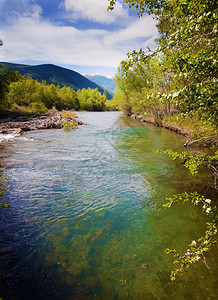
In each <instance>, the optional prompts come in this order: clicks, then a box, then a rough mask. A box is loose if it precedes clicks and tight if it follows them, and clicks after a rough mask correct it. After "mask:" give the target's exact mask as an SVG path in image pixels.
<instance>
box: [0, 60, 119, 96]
mask: <svg viewBox="0 0 218 300" xmlns="http://www.w3.org/2000/svg"><path fill="white" fill-rule="evenodd" d="M1 63H2V64H3V65H5V66H6V67H8V66H9V65H10V66H11V70H12V71H18V72H19V73H20V74H22V75H25V76H31V77H32V78H33V79H37V80H38V81H39V82H42V80H46V81H47V83H48V84H52V83H53V84H55V85H58V84H59V85H60V86H61V87H62V86H69V87H71V88H72V89H74V90H75V91H77V90H80V89H83V88H85V89H87V88H89V87H90V88H91V89H95V88H98V90H99V92H100V93H101V94H102V95H103V93H104V87H102V86H100V85H98V84H96V83H95V82H93V81H91V80H89V79H88V78H86V77H84V76H82V75H81V74H79V73H77V72H75V71H72V70H69V69H66V68H63V67H59V66H56V65H52V64H44V65H37V66H30V65H22V64H14V63H8V62H1ZM112 98H113V95H112V93H110V92H109V91H108V99H112Z"/></svg>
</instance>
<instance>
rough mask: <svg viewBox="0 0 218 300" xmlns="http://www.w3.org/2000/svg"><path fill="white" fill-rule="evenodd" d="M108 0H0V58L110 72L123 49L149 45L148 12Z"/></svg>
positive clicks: (151, 44)
mask: <svg viewBox="0 0 218 300" xmlns="http://www.w3.org/2000/svg"><path fill="white" fill-rule="evenodd" d="M108 4H109V2H108V0H0V39H1V40H2V41H3V46H2V47H0V61H4V62H11V63H21V64H30V65H38V64H56V65H58V66H62V67H65V68H69V69H71V70H74V71H77V72H79V73H81V74H90V75H91V74H102V75H104V76H114V75H115V73H116V71H117V68H118V66H119V64H120V61H121V60H122V59H125V58H126V54H127V52H132V51H133V50H139V49H140V48H146V47H147V46H149V47H150V48H153V49H154V48H155V42H154V39H155V38H156V37H157V29H156V27H155V21H154V19H153V18H152V16H149V15H145V16H143V17H142V18H138V16H137V13H136V11H135V9H134V8H131V9H129V8H128V6H127V5H126V4H123V3H122V1H120V2H119V1H118V2H117V4H116V6H115V9H114V10H113V11H111V12H108V11H107V7H108Z"/></svg>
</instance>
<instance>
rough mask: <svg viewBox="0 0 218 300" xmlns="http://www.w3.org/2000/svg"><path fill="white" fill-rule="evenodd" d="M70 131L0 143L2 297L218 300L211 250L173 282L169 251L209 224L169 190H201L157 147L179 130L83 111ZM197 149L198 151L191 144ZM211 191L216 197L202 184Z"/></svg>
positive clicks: (175, 138) (169, 143)
mask: <svg viewBox="0 0 218 300" xmlns="http://www.w3.org/2000/svg"><path fill="white" fill-rule="evenodd" d="M79 116H80V119H81V120H82V121H84V122H86V123H87V125H83V126H80V127H79V128H78V129H75V130H73V131H69V132H64V131H63V130H45V131H34V132H28V133H25V134H24V135H23V136H22V137H16V138H15V139H13V140H12V141H5V142H3V143H1V144H0V158H1V162H2V165H3V167H2V168H1V169H0V176H1V182H2V185H4V187H3V189H4V196H5V197H7V200H8V202H9V203H10V208H9V209H6V208H4V209H0V298H1V297H3V300H6V299H7V300H8V299H16V300H18V299H22V300H23V299H24V300H25V299H33V300H34V299H40V300H41V299H42V300H44V299H54V300H56V299H62V300H63V299H64V300H68V299H69V300H70V299H75V300H76V299H77V300H80V299H81V300H83V299H103V300H107V299H111V300H115V299H116V300H117V299H121V300H125V299H134V300H135V299H137V300H144V299H145V300H147V299H148V300H149V299H173V300H174V299H175V300H178V299H188V300H191V299H198V300H199V299H208V300H209V299H217V295H218V290H217V286H218V280H217V274H216V271H217V266H218V260H217V249H216V248H214V249H213V250H212V251H211V252H210V253H208V254H207V255H206V259H207V264H208V265H209V266H210V267H211V268H210V269H207V268H206V266H205V264H204V263H203V262H202V261H200V262H198V263H197V264H195V265H193V266H191V267H190V268H189V269H188V270H187V272H186V273H185V274H184V275H183V276H182V277H178V278H177V280H176V281H175V282H171V281H170V271H171V270H172V269H173V268H174V264H173V263H174V261H175V258H174V257H172V255H169V254H166V253H165V252H164V250H165V249H166V248H170V249H177V250H178V251H180V252H181V254H182V253H184V251H185V250H186V249H187V246H188V245H189V243H191V241H192V240H197V239H198V237H201V236H202V235H203V234H204V231H205V225H204V224H205V222H206V221H207V218H206V216H205V214H204V213H203V212H202V211H201V209H200V208H199V207H196V206H195V207H193V206H192V205H191V204H188V203H187V204H185V205H184V204H180V203H179V204H176V205H174V206H172V207H171V208H170V209H165V208H163V204H164V203H165V202H166V200H165V199H166V197H170V196H172V195H173V194H175V193H179V192H183V191H188V192H189V191H195V190H197V191H199V192H202V193H203V194H204V193H205V189H206V188H207V187H206V182H207V181H208V178H209V176H210V175H209V174H208V173H207V172H205V171H204V172H203V171H201V172H200V173H199V175H198V176H197V177H193V176H191V175H190V174H189V173H188V171H187V170H186V169H185V168H184V166H183V164H182V163H181V161H172V160H171V159H170V158H168V157H167V156H165V155H161V154H157V153H155V152H153V150H155V149H162V150H164V149H169V148H170V149H173V150H179V151H181V150H184V148H183V144H184V140H185V138H184V137H183V136H182V135H179V134H176V133H174V132H171V131H169V130H166V129H163V128H157V127H154V126H152V125H148V124H144V123H140V122H138V121H137V120H134V119H132V118H129V117H126V116H123V115H122V114H121V113H120V112H80V113H79ZM195 151H199V149H196V150H195ZM207 193H208V194H209V195H211V196H212V197H213V196H214V195H213V191H212V190H210V189H208V190H207Z"/></svg>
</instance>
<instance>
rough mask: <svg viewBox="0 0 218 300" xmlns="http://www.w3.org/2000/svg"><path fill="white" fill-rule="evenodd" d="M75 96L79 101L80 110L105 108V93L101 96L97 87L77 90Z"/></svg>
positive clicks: (100, 109) (101, 109)
mask: <svg viewBox="0 0 218 300" xmlns="http://www.w3.org/2000/svg"><path fill="white" fill-rule="evenodd" d="M77 98H78V100H79V102H80V109H82V110H90V111H92V110H94V111H103V110H105V102H106V97H105V95H103V96H102V95H101V93H100V92H99V90H98V89H97V88H96V89H94V90H92V89H91V88H88V89H87V90H86V89H82V90H78V91H77Z"/></svg>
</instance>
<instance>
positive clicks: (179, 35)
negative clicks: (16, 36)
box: [0, 0, 218, 280]
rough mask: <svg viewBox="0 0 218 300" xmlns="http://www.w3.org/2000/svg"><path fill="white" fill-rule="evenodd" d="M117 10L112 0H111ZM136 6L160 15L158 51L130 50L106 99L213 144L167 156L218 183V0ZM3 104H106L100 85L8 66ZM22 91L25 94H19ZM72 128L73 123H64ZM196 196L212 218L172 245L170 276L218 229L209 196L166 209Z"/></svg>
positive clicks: (35, 107) (157, 0)
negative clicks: (81, 85)
mask: <svg viewBox="0 0 218 300" xmlns="http://www.w3.org/2000/svg"><path fill="white" fill-rule="evenodd" d="M109 2H110V5H109V8H108V9H109V10H113V9H114V7H115V4H116V1H115V0H109ZM124 2H125V3H127V4H128V5H129V7H135V8H136V10H137V12H138V14H139V16H140V17H142V15H143V14H144V13H145V12H146V13H148V14H152V15H154V17H155V19H156V20H157V28H158V31H159V37H158V38H157V40H156V42H157V45H158V47H157V49H156V50H155V51H151V50H150V48H149V47H148V51H147V52H145V51H144V50H142V49H140V50H139V51H136V50H134V51H133V52H132V53H131V54H130V53H128V54H127V59H126V60H124V61H122V62H121V64H120V67H119V69H118V73H117V75H116V76H115V81H116V85H117V90H116V94H115V97H114V99H113V100H112V101H110V103H109V105H108V106H109V107H110V108H111V109H122V110H123V111H124V112H125V113H126V114H128V115H131V114H140V115H142V118H143V119H144V120H145V121H151V122H153V123H155V124H157V125H161V126H166V127H172V128H179V129H181V130H180V131H181V132H183V133H186V134H188V135H189V139H188V142H187V143H186V146H187V145H188V144H190V143H194V142H203V143H207V144H210V146H211V145H212V147H211V149H210V150H211V151H212V154H211V155H194V154H193V155H190V154H189V153H187V152H186V153H183V154H181V153H175V152H172V151H170V150H168V151H167V152H165V154H168V155H170V156H171V157H172V158H173V159H183V160H184V161H185V166H186V167H188V169H189V170H190V172H191V173H192V174H193V175H195V174H196V172H197V170H198V168H200V167H205V166H206V167H208V168H209V169H210V170H212V172H213V175H214V181H213V187H214V188H215V189H217V184H216V179H217V173H218V172H217V158H218V157H217V156H218V152H217V151H216V144H217V142H216V137H217V121H218V120H217V26H218V25H217V17H218V16H217V14H218V11H217V4H216V1H214V0H175V1H171V0H154V1H148V0H125V1H124ZM0 76H1V80H0V84H1V93H2V94H1V99H2V102H1V104H0V109H1V110H3V109H15V110H22V111H25V112H28V113H29V112H30V113H35V112H38V113H44V112H46V111H47V110H48V109H50V108H52V106H55V107H56V108H57V109H58V110H61V109H66V108H67V109H71V108H74V109H76V110H79V109H86V110H99V111H100V110H104V109H105V107H106V104H105V103H106V96H105V95H104V96H102V95H100V94H99V92H98V91H97V90H91V89H88V90H81V91H78V92H75V91H73V90H72V89H70V88H67V87H63V88H60V87H59V86H57V87H56V86H55V85H53V84H52V85H49V86H48V85H47V84H46V82H42V83H39V82H37V81H34V80H33V79H31V78H29V79H26V78H24V77H21V76H20V75H18V74H17V73H13V72H10V70H9V69H4V70H3V71H2V72H1V73H0ZM21 95H22V96H21ZM66 127H68V126H66ZM178 201H183V202H187V201H191V202H192V203H193V204H195V205H199V204H200V203H201V204H202V209H203V211H204V212H205V213H206V214H207V215H208V218H210V222H209V223H207V230H206V232H205V236H204V237H202V238H199V239H198V241H197V242H196V241H195V240H193V241H192V242H191V244H190V245H189V248H188V250H187V251H186V253H185V254H184V255H180V254H178V253H177V251H176V250H169V249H167V250H166V252H167V253H173V254H174V255H175V256H176V258H177V261H176V264H177V268H176V269H175V270H174V271H172V273H171V280H175V278H176V275H177V274H179V273H182V272H184V271H185V270H187V268H188V267H189V265H190V264H191V263H194V262H197V261H199V260H200V259H201V258H202V259H203V261H204V263H205V265H206V266H207V263H206V259H205V256H204V254H205V252H207V251H209V250H210V249H211V246H213V245H215V243H216V239H215V238H214V235H215V234H216V233H217V228H216V226H217V214H216V206H215V205H214V204H213V203H212V201H211V199H207V198H206V196H203V195H198V194H196V193H192V194H187V193H183V194H179V195H174V196H173V197H172V198H170V199H168V203H167V204H166V205H165V207H170V206H171V205H172V204H173V203H174V202H178Z"/></svg>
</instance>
